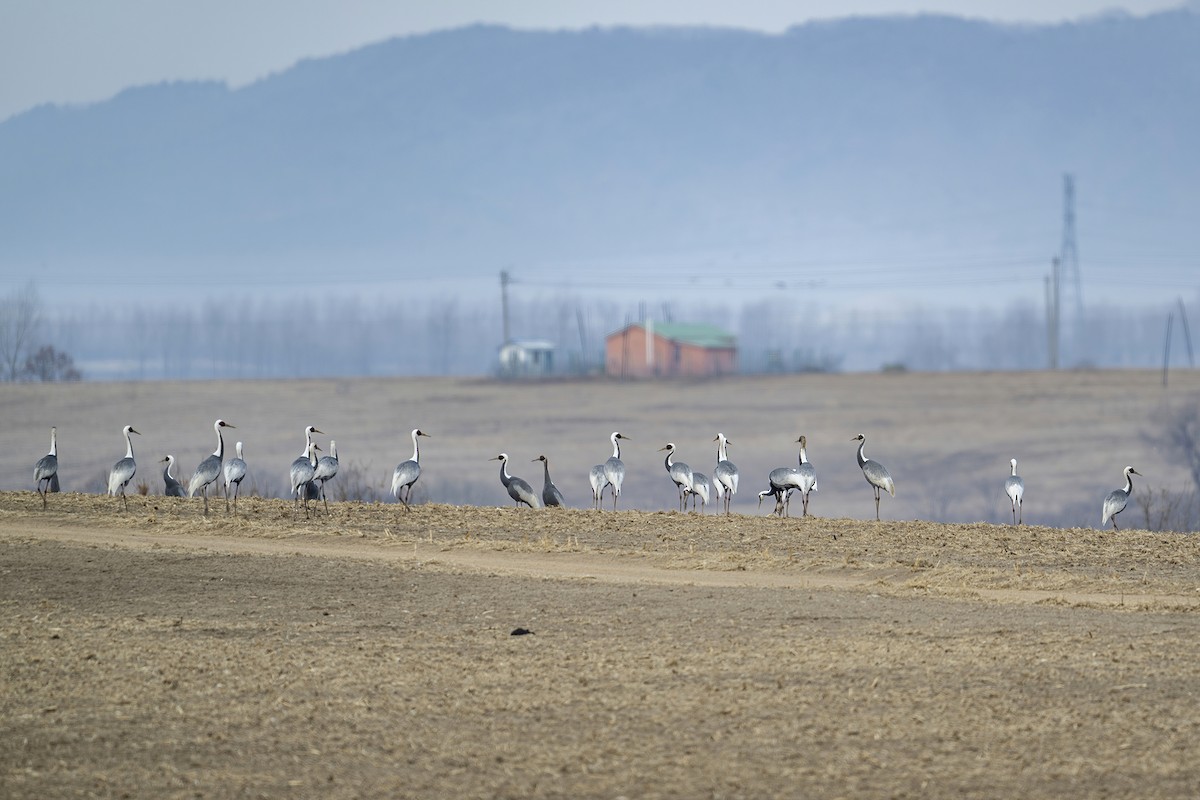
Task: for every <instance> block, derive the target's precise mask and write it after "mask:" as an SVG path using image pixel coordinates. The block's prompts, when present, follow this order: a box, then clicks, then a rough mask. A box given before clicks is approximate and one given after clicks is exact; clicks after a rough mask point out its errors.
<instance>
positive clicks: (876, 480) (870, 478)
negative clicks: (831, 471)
mask: <svg viewBox="0 0 1200 800" xmlns="http://www.w3.org/2000/svg"><path fill="white" fill-rule="evenodd" d="M850 441H852V442H858V466H859V467H861V468H862V471H863V477H864V478H866V479H867V483H869V484H871V487H872V488H873V489H874V490H875V521H876V522H878V521H879V491H880V490H881V489H882V490H883V491H886V492H887V493H888V494H890V495H891V496H892V497H895V496H896V483H895V481H893V480H892V476H891V475H890V474H888V471H887V469H886V468H885V467H884V466H883V464H880V463H879V462H878V461H872V460H871V459H869V458H867V457H866V456H865V455H864V454H863V448H864V447H866V445H867V437H865V436H863V435H862V434H861V433H860V434H859V435H858V436H855V437H854V438H853V439H851V440H850Z"/></svg>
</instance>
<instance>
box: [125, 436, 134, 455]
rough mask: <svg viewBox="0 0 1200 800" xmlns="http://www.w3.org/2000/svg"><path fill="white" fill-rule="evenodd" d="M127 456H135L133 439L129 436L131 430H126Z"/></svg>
mask: <svg viewBox="0 0 1200 800" xmlns="http://www.w3.org/2000/svg"><path fill="white" fill-rule="evenodd" d="M125 457H126V458H133V440H132V439H130V438H129V431H125Z"/></svg>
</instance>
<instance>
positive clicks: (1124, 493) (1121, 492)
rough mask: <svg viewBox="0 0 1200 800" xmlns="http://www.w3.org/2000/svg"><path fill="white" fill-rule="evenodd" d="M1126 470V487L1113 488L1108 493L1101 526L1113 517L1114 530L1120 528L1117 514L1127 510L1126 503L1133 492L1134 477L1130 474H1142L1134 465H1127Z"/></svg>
mask: <svg viewBox="0 0 1200 800" xmlns="http://www.w3.org/2000/svg"><path fill="white" fill-rule="evenodd" d="M1124 472H1125V488H1124V489H1113V490H1112V491H1111V492H1109V493H1108V497H1106V498H1104V514H1103V516H1102V517H1101V518H1100V527H1101V528H1103V527H1104V526H1106V525H1108V521H1109V520H1110V519H1111V520H1112V524H1113V530H1114V531H1115V530H1120V529H1119V528H1118V527H1117V514H1120V513H1121V512H1122V511H1124V510H1125V505H1126V504H1127V503H1128V502H1129V495H1131V494H1133V478H1131V477H1129V476H1130V475H1137V476H1139V477H1140V476H1141V474H1142V473H1140V472H1138V471H1137V470H1136V469H1134V468H1133V467H1126V468H1125V470H1124Z"/></svg>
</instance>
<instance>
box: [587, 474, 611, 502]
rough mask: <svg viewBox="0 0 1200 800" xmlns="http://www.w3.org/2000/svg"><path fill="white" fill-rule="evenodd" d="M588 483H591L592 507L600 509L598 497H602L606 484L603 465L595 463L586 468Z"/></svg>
mask: <svg viewBox="0 0 1200 800" xmlns="http://www.w3.org/2000/svg"><path fill="white" fill-rule="evenodd" d="M588 483H590V484H591V485H592V508H594V509H596V510H597V511H599V510H600V499H601V498H602V497H604V487H605V486H608V478H606V477H604V465H603V464H596V465H595V466H593V467H592V468H591V469H590V470H588Z"/></svg>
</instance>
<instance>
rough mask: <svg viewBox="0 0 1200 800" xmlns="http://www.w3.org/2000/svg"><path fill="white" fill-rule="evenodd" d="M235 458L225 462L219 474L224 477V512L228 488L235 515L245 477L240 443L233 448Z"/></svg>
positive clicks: (226, 506)
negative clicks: (230, 488)
mask: <svg viewBox="0 0 1200 800" xmlns="http://www.w3.org/2000/svg"><path fill="white" fill-rule="evenodd" d="M233 450H234V452H235V453H237V455H236V456H234V457H233V458H231V459H229V460H228V461H226V462H225V466H224V467H222V468H221V472H222V474H223V475H224V477H225V511H226V512H228V511H229V487H230V486H232V487H233V513H234V514H236V513H237V499H238V492H239V491H240V490H241V488H242V479H243V478H245V477H246V461H245V459H243V458H242V443H241V442H238V443H237V444H235V445H234V446H233Z"/></svg>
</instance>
